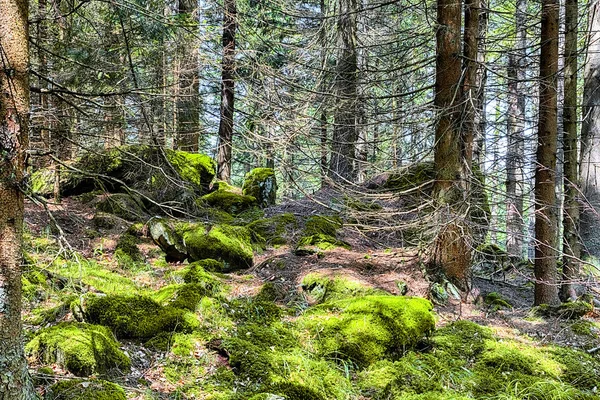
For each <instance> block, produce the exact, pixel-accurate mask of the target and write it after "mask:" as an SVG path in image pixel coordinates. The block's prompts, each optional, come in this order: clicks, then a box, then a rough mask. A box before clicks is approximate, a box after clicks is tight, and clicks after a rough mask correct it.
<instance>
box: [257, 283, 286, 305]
mask: <svg viewBox="0 0 600 400" xmlns="http://www.w3.org/2000/svg"><path fill="white" fill-rule="evenodd" d="M285 296H286V292H285V289H284V288H283V286H281V285H277V284H275V283H273V282H267V283H265V284H264V285H262V286H261V288H260V290H259V292H258V294H257V295H256V299H257V300H262V301H278V300H282V299H284V298H285Z"/></svg>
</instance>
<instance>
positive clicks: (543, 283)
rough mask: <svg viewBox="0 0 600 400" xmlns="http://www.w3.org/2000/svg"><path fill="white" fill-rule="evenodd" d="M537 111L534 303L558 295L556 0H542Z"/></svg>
mask: <svg viewBox="0 0 600 400" xmlns="http://www.w3.org/2000/svg"><path fill="white" fill-rule="evenodd" d="M540 39H541V52H540V102H539V105H540V112H539V122H538V143H537V152H536V160H537V165H536V169H535V239H536V246H535V266H534V272H535V279H536V281H535V290H534V297H535V298H534V302H535V305H540V304H556V303H558V302H559V299H558V288H557V279H556V278H557V269H556V253H557V252H556V245H557V221H556V194H555V192H554V184H555V175H556V147H557V143H556V142H557V135H558V131H557V129H558V128H557V92H556V85H557V72H558V1H557V0H543V1H542V29H541V35H540Z"/></svg>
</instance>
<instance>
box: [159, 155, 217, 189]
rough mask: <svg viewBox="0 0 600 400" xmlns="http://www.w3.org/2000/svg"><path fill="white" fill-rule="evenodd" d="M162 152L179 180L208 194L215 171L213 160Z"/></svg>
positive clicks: (200, 156)
mask: <svg viewBox="0 0 600 400" xmlns="http://www.w3.org/2000/svg"><path fill="white" fill-rule="evenodd" d="M164 151H165V155H166V156H167V160H169V163H171V165H172V166H173V169H175V171H177V174H178V175H179V177H180V178H181V179H183V180H184V181H186V182H189V183H191V184H193V185H195V186H196V187H197V188H200V191H201V192H202V193H206V192H208V190H209V187H210V183H211V182H212V180H213V178H214V177H215V174H216V171H217V164H216V162H215V160H213V159H212V158H210V157H209V156H207V155H205V154H196V153H188V152H185V151H179V150H170V149H165V150H164Z"/></svg>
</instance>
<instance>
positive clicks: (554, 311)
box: [533, 301, 594, 319]
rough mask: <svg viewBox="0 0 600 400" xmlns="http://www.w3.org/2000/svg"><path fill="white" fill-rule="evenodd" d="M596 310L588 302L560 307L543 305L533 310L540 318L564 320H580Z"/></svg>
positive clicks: (571, 303) (570, 302) (576, 302)
mask: <svg viewBox="0 0 600 400" xmlns="http://www.w3.org/2000/svg"><path fill="white" fill-rule="evenodd" d="M593 310H594V306H593V305H592V304H591V303H588V302H587V301H569V302H567V303H563V304H561V305H558V306H551V305H548V304H542V305H540V306H537V307H535V308H534V309H533V312H534V314H536V315H538V316H540V317H558V318H562V319H579V318H581V317H583V316H584V315H585V314H588V313H590V312H592V311H593Z"/></svg>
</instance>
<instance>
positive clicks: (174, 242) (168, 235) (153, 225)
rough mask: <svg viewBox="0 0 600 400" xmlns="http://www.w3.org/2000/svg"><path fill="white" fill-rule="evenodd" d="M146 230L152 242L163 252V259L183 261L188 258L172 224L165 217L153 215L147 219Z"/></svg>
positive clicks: (180, 238) (181, 240) (178, 233)
mask: <svg viewBox="0 0 600 400" xmlns="http://www.w3.org/2000/svg"><path fill="white" fill-rule="evenodd" d="M148 231H149V233H150V237H151V238H152V240H153V241H154V243H155V244H156V245H157V246H158V247H160V248H161V250H162V251H164V252H165V260H166V261H167V262H168V261H184V260H185V259H187V258H188V254H187V249H186V248H185V244H184V242H183V239H182V237H181V233H180V232H177V230H176V229H175V227H174V224H171V223H170V222H169V221H168V220H167V219H165V218H160V217H154V218H151V219H150V220H149V221H148Z"/></svg>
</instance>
